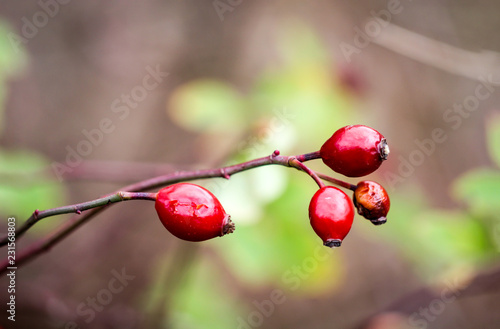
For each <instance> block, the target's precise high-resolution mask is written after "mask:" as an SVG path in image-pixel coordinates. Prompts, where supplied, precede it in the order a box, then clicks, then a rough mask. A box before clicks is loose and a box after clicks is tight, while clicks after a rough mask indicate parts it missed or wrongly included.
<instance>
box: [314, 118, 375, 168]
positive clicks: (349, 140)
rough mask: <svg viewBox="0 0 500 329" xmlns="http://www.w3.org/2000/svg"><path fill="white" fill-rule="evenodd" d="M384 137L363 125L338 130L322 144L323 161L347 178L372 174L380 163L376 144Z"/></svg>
mask: <svg viewBox="0 0 500 329" xmlns="http://www.w3.org/2000/svg"><path fill="white" fill-rule="evenodd" d="M382 139H384V136H382V135H381V134H380V133H379V132H378V131H376V130H375V129H372V128H370V127H367V126H363V125H353V126H346V127H343V128H340V129H339V130H337V131H336V132H335V133H334V134H333V135H332V137H330V138H329V139H328V140H327V141H326V142H325V143H324V144H323V146H321V150H320V155H321V158H322V160H323V162H324V163H325V164H326V165H327V166H328V167H330V168H331V169H332V170H333V171H335V172H338V173H339V174H342V175H345V176H347V177H361V176H365V175H368V174H371V173H372V172H374V171H375V170H377V169H378V168H379V167H380V165H381V164H382V161H383V159H382V157H381V155H380V150H379V144H380V142H381V141H382Z"/></svg>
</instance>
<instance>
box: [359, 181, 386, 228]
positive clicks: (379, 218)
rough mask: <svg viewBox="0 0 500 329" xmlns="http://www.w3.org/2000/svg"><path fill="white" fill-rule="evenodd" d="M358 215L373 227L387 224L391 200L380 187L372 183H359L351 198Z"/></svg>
mask: <svg viewBox="0 0 500 329" xmlns="http://www.w3.org/2000/svg"><path fill="white" fill-rule="evenodd" d="M352 199H353V201H354V206H355V207H356V209H358V214H360V215H361V216H363V217H364V218H366V219H368V220H370V221H371V222H372V223H373V224H375V225H381V224H384V223H385V222H387V213H388V212H389V208H390V207H391V200H389V195H388V194H387V191H386V190H385V189H384V188H383V187H382V185H380V184H378V183H376V182H372V181H367V180H365V181H362V182H359V183H358V185H357V187H356V190H355V191H354V195H353V197H352Z"/></svg>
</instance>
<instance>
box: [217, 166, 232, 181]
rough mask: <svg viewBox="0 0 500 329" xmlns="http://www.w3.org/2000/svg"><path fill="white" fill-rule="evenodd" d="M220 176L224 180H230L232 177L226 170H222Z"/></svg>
mask: <svg viewBox="0 0 500 329" xmlns="http://www.w3.org/2000/svg"><path fill="white" fill-rule="evenodd" d="M220 175H221V177H222V178H225V179H229V178H231V176H230V175H229V174H228V173H227V172H226V169H225V168H220Z"/></svg>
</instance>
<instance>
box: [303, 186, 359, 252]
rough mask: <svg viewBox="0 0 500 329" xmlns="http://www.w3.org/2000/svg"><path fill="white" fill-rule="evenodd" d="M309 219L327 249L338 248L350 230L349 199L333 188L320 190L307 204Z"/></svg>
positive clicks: (351, 209)
mask: <svg viewBox="0 0 500 329" xmlns="http://www.w3.org/2000/svg"><path fill="white" fill-rule="evenodd" d="M309 219H310V221H311V226H312V228H313V230H314V232H316V234H317V235H318V236H319V237H320V238H321V240H323V244H324V245H325V246H327V247H330V248H333V247H340V245H341V244H342V241H343V240H344V238H345V237H346V235H347V234H348V233H349V231H350V230H351V226H352V222H353V219H354V207H353V205H352V202H351V199H350V198H349V197H348V196H347V194H345V193H344V192H342V191H341V190H340V189H338V188H336V187H333V186H325V187H322V188H320V189H319V190H318V191H316V193H315V194H314V195H313V197H312V199H311V202H310V203H309Z"/></svg>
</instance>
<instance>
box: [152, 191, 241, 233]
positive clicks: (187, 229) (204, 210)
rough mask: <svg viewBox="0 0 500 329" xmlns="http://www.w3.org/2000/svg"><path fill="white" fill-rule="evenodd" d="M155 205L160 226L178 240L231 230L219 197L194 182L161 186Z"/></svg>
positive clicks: (232, 229) (231, 226) (227, 216)
mask: <svg viewBox="0 0 500 329" xmlns="http://www.w3.org/2000/svg"><path fill="white" fill-rule="evenodd" d="M155 208H156V212H157V213H158V216H159V217H160V221H161V222H162V224H163V226H165V228H166V229H167V230H168V231H169V232H170V233H172V234H173V235H175V236H176V237H178V238H179V239H182V240H187V241H203V240H208V239H212V238H215V237H218V236H223V235H225V234H228V233H232V232H233V231H234V224H233V222H232V221H231V219H230V216H229V215H227V214H226V212H225V211H224V208H222V205H221V204H220V202H219V200H217V198H216V197H215V196H214V195H213V194H212V193H211V192H210V191H208V190H207V189H205V188H203V187H201V186H198V185H195V184H190V183H179V184H175V185H170V186H167V187H165V188H163V189H161V190H160V191H159V192H158V194H157V196H156V202H155Z"/></svg>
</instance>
